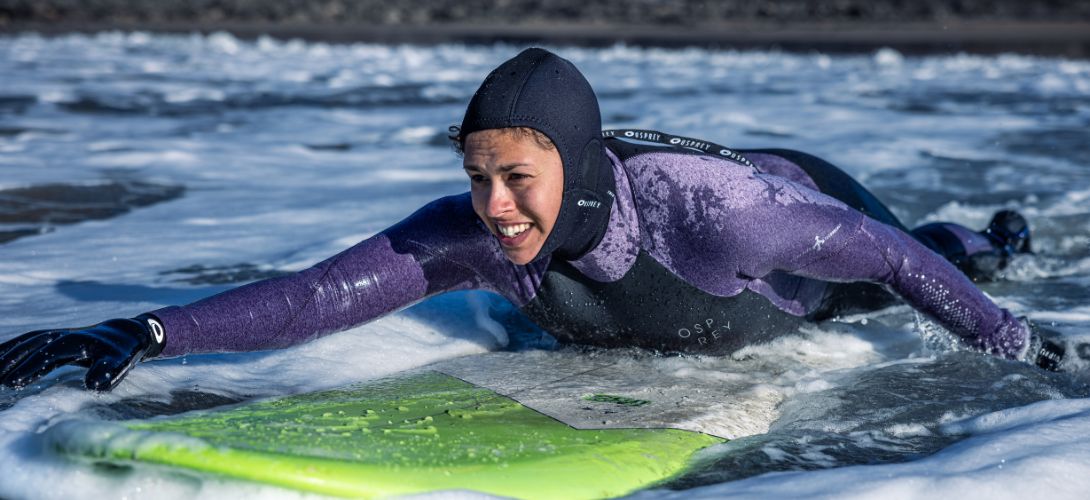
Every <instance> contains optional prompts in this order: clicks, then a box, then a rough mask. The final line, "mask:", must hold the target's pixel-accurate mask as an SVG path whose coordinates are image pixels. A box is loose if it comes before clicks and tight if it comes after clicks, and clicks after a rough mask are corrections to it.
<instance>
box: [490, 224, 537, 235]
mask: <svg viewBox="0 0 1090 500" xmlns="http://www.w3.org/2000/svg"><path fill="white" fill-rule="evenodd" d="M496 227H497V228H499V230H500V233H502V234H503V235H504V236H506V237H508V238H514V237H515V236H518V235H519V234H522V232H523V231H525V230H527V229H530V224H514V225H511V226H500V225H497V226H496Z"/></svg>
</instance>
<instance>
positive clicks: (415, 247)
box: [0, 193, 505, 390]
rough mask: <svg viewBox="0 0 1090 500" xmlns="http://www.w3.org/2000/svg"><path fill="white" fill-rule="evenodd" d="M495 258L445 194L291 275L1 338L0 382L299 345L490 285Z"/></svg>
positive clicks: (99, 385)
mask: <svg viewBox="0 0 1090 500" xmlns="http://www.w3.org/2000/svg"><path fill="white" fill-rule="evenodd" d="M502 264H503V262H502V253H500V252H499V251H498V249H496V245H495V244H494V241H492V238H490V237H489V236H488V233H487V231H486V230H485V229H484V228H483V227H482V225H481V224H480V222H479V220H477V218H476V216H475V215H474V214H473V210H472V206H471V204H470V202H469V196H468V193H467V194H465V195H459V196H450V197H446V198H442V199H439V200H436V201H435V202H432V203H430V204H428V205H427V206H425V207H424V208H422V209H420V210H418V211H417V212H416V213H414V214H413V215H411V216H409V217H408V218H407V219H405V220H403V221H402V222H400V223H398V224H396V225H394V226H393V227H391V228H389V229H387V230H385V231H383V232H381V233H379V234H377V235H375V236H373V237H371V238H368V239H367V240H365V241H363V242H361V243H359V244H357V245H355V246H353V247H352V248H349V249H347V250H345V251H343V252H341V253H339V254H337V255H335V256H333V257H331V258H329V259H327V260H325V261H323V262H321V263H319V264H317V265H315V266H314V267H311V268H309V269H306V270H303V271H300V272H298V273H295V274H292V275H288V276H283V277H279V278H273V279H268V280H264V281H259V282H256V283H251V284H249V285H245V286H242V287H239V288H236V289H233V290H229V291H227V292H224V293H221V294H218V295H215V296H212V297H208V298H206V299H203V300H200V301H197V302H194V303H192V304H189V305H185V306H172V307H166V308H163V309H159V310H156V311H152V312H150V313H147V314H144V315H141V316H139V317H137V318H134V319H131V320H130V319H118V320H110V321H107V322H104V323H100V324H98V325H93V326H89V327H83V328H74V329H54V330H39V331H35V332H30V333H27V334H25V335H22V336H20V337H17V338H15V339H13V340H10V341H8V342H5V343H3V344H0V385H7V386H13V387H21V386H24V385H26V384H29V383H33V382H34V381H35V380H37V379H38V378H40V377H41V376H43V375H45V374H46V373H48V372H50V371H52V370H53V369H55V368H57V367H59V366H63V365H66V364H75V365H80V366H87V367H88V368H90V370H88V374H87V378H86V381H85V382H86V385H87V387H88V388H91V389H98V390H103V389H109V388H112V387H113V386H115V385H116V384H117V382H118V381H120V379H121V378H122V377H123V376H124V375H125V373H126V372H127V371H128V370H129V369H130V368H132V366H133V365H135V363H136V362H137V361H140V360H141V359H145V358H152V357H159V356H162V357H169V356H178V355H182V354H188V353H205V352H230V351H253V350H260V349H272V348H281V347H286V346H290V345H294V344H299V343H303V342H306V341H309V340H313V339H315V338H317V337H320V336H323V335H326V334H329V333H333V332H337V331H340V330H344V329H347V328H350V327H353V326H356V325H359V324H361V323H364V322H367V321H369V320H372V319H375V318H377V317H379V316H381V315H383V314H386V313H389V312H391V311H395V310H398V309H401V308H403V307H406V306H409V305H411V304H413V303H415V302H417V301H419V300H421V299H423V298H425V297H428V296H430V295H434V294H437V293H441V292H445V291H452V290H462V289H470V288H489V289H491V288H492V285H491V282H494V281H496V280H497V278H498V277H499V276H502V275H503V269H505V266H503V265H502ZM482 276H484V277H482Z"/></svg>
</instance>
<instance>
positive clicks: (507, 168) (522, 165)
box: [462, 163, 530, 172]
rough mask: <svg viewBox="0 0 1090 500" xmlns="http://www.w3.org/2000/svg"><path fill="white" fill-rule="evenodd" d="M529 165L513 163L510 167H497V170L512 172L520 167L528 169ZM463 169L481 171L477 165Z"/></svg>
mask: <svg viewBox="0 0 1090 500" xmlns="http://www.w3.org/2000/svg"><path fill="white" fill-rule="evenodd" d="M529 165H530V164H529V163H511V164H509V165H501V166H499V167H496V170H499V171H500V172H510V171H512V170H514V169H516V168H518V167H528V166H529ZM462 169H463V170H474V171H478V172H479V171H480V170H481V167H478V166H476V165H463V166H462Z"/></svg>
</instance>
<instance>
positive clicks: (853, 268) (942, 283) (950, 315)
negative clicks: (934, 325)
mask: <svg viewBox="0 0 1090 500" xmlns="http://www.w3.org/2000/svg"><path fill="white" fill-rule="evenodd" d="M762 177H763V176H762ZM761 181H762V182H765V183H768V184H769V185H770V192H777V193H779V194H778V195H777V196H779V198H777V197H776V196H773V197H770V198H768V199H767V201H765V202H763V203H758V204H756V205H754V206H751V207H749V209H747V210H746V211H747V212H749V213H748V214H746V215H747V217H746V218H748V219H750V221H751V223H753V224H756V225H757V226H760V227H765V228H769V229H768V230H766V231H764V232H763V233H759V234H761V235H763V236H764V237H763V238H761V242H760V244H758V242H756V241H754V242H753V245H747V246H750V247H751V248H755V249H756V250H755V251H756V252H759V253H760V254H761V255H760V256H757V258H754V259H751V262H753V261H758V262H761V263H762V264H763V265H762V266H761V267H763V268H764V269H758V270H754V271H753V272H756V273H762V272H769V271H773V270H779V271H785V272H788V273H791V274H794V275H798V276H804V277H807V278H814V279H819V280H824V281H838V282H850V281H870V282H875V283H881V284H885V285H887V286H888V287H889V288H890V289H892V290H893V291H894V292H895V293H897V294H898V295H899V296H901V297H902V298H903V299H904V300H905V301H906V302H908V303H909V304H910V305H912V307H914V308H915V309H917V310H918V311H920V312H922V313H924V314H927V315H928V316H930V317H932V318H933V319H935V320H936V321H938V322H939V323H940V324H942V325H943V326H944V327H946V328H947V329H949V330H950V331H952V332H954V333H955V334H957V335H958V336H960V337H961V338H962V339H964V341H965V342H966V343H968V344H969V345H971V346H973V347H974V348H976V349H978V350H981V351H984V352H987V353H990V354H994V355H997V356H1002V357H1005V358H1009V359H1021V358H1024V357H1025V356H1026V350H1027V349H1028V347H1029V337H1030V331H1029V327H1028V326H1027V325H1026V324H1025V323H1023V322H1022V321H1019V320H1018V318H1016V317H1014V316H1013V315H1012V314H1011V313H1010V311H1007V310H1006V309H1002V308H1000V307H999V306H997V305H996V304H995V303H994V302H992V301H991V300H990V299H989V298H988V297H987V296H985V295H984V293H983V292H982V291H981V290H980V289H979V288H977V287H976V285H974V284H973V283H972V281H970V280H969V278H967V277H966V276H965V275H964V274H962V273H961V271H959V270H958V269H957V268H956V267H954V266H953V265H952V264H950V263H949V262H948V261H947V260H946V259H944V258H943V257H941V256H940V255H938V254H936V253H935V252H933V251H931V250H930V249H929V248H927V247H925V246H924V245H922V244H921V243H919V242H918V241H916V240H915V239H913V238H912V237H911V236H909V235H908V234H905V233H904V232H902V231H900V230H898V229H896V228H893V227H891V226H889V225H886V224H883V223H881V222H878V221H876V220H874V219H871V218H869V217H867V216H865V215H863V214H862V213H859V212H858V211H855V210H853V209H851V208H849V207H847V206H845V205H843V204H842V203H840V202H839V201H837V200H834V199H832V198H830V197H828V196H826V195H824V194H821V193H818V192H816V191H813V190H810V189H808V188H805V187H802V186H799V185H796V184H793V183H790V182H788V181H781V180H778V179H774V178H764V179H761ZM754 221H757V222H754ZM755 275H758V276H760V275H763V274H755Z"/></svg>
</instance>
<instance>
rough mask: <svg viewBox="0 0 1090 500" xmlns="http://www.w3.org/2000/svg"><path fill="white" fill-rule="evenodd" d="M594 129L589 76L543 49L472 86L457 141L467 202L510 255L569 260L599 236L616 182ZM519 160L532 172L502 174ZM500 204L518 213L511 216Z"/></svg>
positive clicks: (522, 260)
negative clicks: (530, 165) (467, 179)
mask: <svg viewBox="0 0 1090 500" xmlns="http://www.w3.org/2000/svg"><path fill="white" fill-rule="evenodd" d="M601 129H602V118H601V114H600V111H599V110H598V99H597V97H595V95H594V90H593V89H591V87H590V84H589V83H588V82H587V79H586V78H584V77H583V75H582V74H581V73H580V72H579V70H578V69H576V68H575V66H574V65H573V64H572V63H571V62H569V61H567V60H565V59H563V58H561V57H559V56H557V55H556V54H553V53H551V52H549V51H547V50H544V49H537V48H533V49H527V50H524V51H523V52H522V53H520V54H519V55H517V56H515V57H514V58H512V59H510V60H508V61H507V62H505V63H503V64H501V65H500V66H499V67H498V68H496V69H494V70H492V73H490V74H489V75H488V77H487V78H485V80H484V83H482V84H481V87H480V88H479V89H477V92H476V93H475V94H473V99H472V100H470V102H469V107H468V108H467V109H466V114H465V117H464V118H463V119H462V125H461V127H459V128H457V129H455V130H456V132H457V135H456V136H455V140H456V141H458V143H459V145H460V146H461V148H462V150H463V151H464V153H465V157H464V158H465V161H464V166H465V167H466V172H467V173H468V174H469V175H470V178H471V182H472V186H473V189H472V192H473V206H474V209H475V210H476V212H477V215H478V216H480V217H481V220H482V221H484V223H485V225H487V226H488V227H489V229H490V230H491V231H492V232H493V234H495V235H496V237H497V238H499V239H500V243H501V246H502V247H503V248H504V252H505V253H506V255H507V257H508V258H509V259H511V261H512V262H515V263H516V264H526V263H528V262H531V261H535V260H540V259H542V258H545V257H548V256H550V255H556V256H557V257H560V258H563V259H567V260H572V259H576V258H579V257H581V256H582V255H584V254H586V253H587V252H588V251H590V250H591V249H593V248H594V246H595V245H597V244H598V242H599V241H600V240H601V238H602V235H603V234H604V233H605V228H606V224H607V223H608V221H609V212H610V209H611V207H612V204H613V189H614V187H613V186H614V179H613V167H612V165H611V164H610V162H609V159H608V158H607V157H606V153H605V146H604V145H603V143H602V133H601ZM519 162H527V163H533V165H534V166H535V168H537V169H538V173H537V174H535V177H529V178H528V177H523V176H522V175H515V176H513V179H509V178H508V177H503V175H506V174H508V173H511V172H516V171H517V170H518V168H509V169H506V170H505V167H512V166H513V165H516V164H518V163H519ZM556 167H559V168H556ZM550 169H552V170H556V172H555V175H554V173H553V172H551V170H550ZM474 171H476V173H474ZM501 171H502V172H501ZM527 179H528V180H527ZM509 180H510V181H517V182H524V183H525V184H524V186H523V187H522V188H520V187H519V186H516V183H515V182H509ZM500 181H502V182H500ZM479 182H480V183H479ZM519 189H522V191H521V192H520V191H518V190H519ZM508 198H510V199H509V200H508ZM505 203H509V206H508V205H504V204H505ZM492 205H495V206H492ZM505 207H508V208H512V209H514V210H515V212H514V214H515V215H513V216H511V217H510V218H508V212H504V211H503V210H502V209H503V208H505ZM509 221H511V222H512V224H510V225H509V224H507V223H508V222H509ZM527 224H529V226H527Z"/></svg>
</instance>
